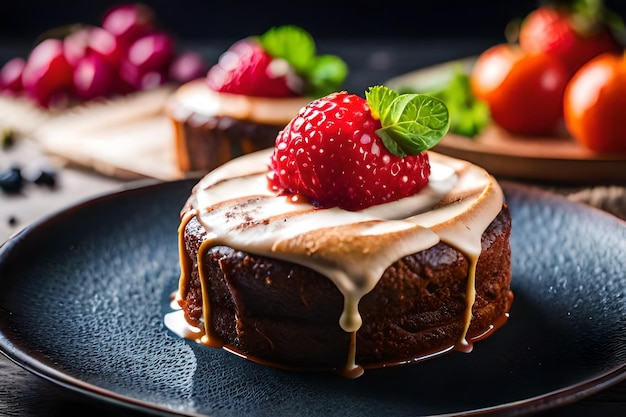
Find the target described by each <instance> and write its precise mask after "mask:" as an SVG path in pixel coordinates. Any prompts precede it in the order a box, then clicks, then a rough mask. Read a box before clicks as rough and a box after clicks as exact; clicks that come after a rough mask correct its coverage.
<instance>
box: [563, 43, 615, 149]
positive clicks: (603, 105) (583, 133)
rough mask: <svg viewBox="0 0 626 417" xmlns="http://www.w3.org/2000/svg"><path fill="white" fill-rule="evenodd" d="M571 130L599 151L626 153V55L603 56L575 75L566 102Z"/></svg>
mask: <svg viewBox="0 0 626 417" xmlns="http://www.w3.org/2000/svg"><path fill="white" fill-rule="evenodd" d="M563 107H564V120H565V126H566V128H567V130H568V131H569V132H570V133H571V134H572V136H573V137H574V139H576V140H577V141H578V142H579V143H580V144H582V145H583V146H585V147H587V148H589V149H592V150H594V151H598V152H619V153H626V123H625V119H626V55H624V54H622V55H615V54H602V55H600V56H598V57H596V58H594V59H592V60H591V61H589V62H588V63H586V64H585V65H583V66H582V68H581V69H580V70H579V71H578V72H577V73H576V74H575V75H574V77H573V78H572V80H571V81H570V83H569V84H568V85H567V88H566V90H565V97H564V102H563Z"/></svg>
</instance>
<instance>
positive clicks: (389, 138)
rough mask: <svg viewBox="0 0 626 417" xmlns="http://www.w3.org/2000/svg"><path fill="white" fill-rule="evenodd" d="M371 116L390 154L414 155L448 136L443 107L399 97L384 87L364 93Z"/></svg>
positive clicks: (426, 98) (431, 101) (425, 97)
mask: <svg viewBox="0 0 626 417" xmlns="http://www.w3.org/2000/svg"><path fill="white" fill-rule="evenodd" d="M365 98H366V100H367V102H368V104H369V106H370V109H371V113H372V116H373V117H374V118H377V119H380V123H381V126H382V127H381V128H380V129H378V130H377V131H376V133H377V134H378V136H380V138H381V139H382V141H383V143H384V145H385V147H386V148H387V149H388V150H389V152H391V153H392V154H394V155H396V156H399V157H405V156H408V155H417V154H419V153H420V152H423V151H425V150H427V149H430V148H432V147H433V146H435V145H436V144H437V143H438V142H439V141H440V140H441V139H442V138H443V137H444V135H445V134H446V133H447V132H448V128H449V127H450V118H449V114H448V108H447V106H446V104H445V103H444V102H443V101H441V100H440V99H438V98H436V97H432V96H428V95H425V94H400V93H398V92H397V91H395V90H392V89H390V88H388V87H385V86H374V87H370V88H369V89H368V91H366V92H365Z"/></svg>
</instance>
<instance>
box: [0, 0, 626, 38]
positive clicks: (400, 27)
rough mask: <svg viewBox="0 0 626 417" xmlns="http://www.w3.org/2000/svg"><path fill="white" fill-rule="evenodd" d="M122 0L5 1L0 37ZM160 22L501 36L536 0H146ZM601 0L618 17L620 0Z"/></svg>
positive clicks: (197, 33) (87, 19)
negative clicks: (295, 26) (283, 25)
mask: <svg viewBox="0 0 626 417" xmlns="http://www.w3.org/2000/svg"><path fill="white" fill-rule="evenodd" d="M119 3H124V2H120V1H111V0H109V1H105V0H91V1H79V0H68V1H55V0H49V1H42V0H3V1H2V5H1V6H0V39H2V38H7V37H19V38H33V37H36V36H37V35H38V34H39V33H41V32H43V31H44V30H46V29H49V28H50V27H52V26H57V25H59V26H60V25H64V24H69V23H75V22H84V23H93V24H97V23H99V20H100V17H101V15H102V14H103V13H104V11H105V10H107V9H108V8H109V7H111V6H112V5H114V4H119ZM144 3H146V4H149V5H150V6H152V7H153V9H154V10H155V11H156V12H157V16H158V17H159V19H160V21H161V22H162V24H163V26H164V27H166V28H168V29H170V30H171V31H173V32H174V33H176V34H177V35H178V36H180V37H182V38H184V39H203V38H214V37H225V38H235V37H242V36H245V35H249V34H260V33H262V32H264V31H265V30H267V29H268V28H269V27H271V26H274V25H277V24H284V23H292V24H296V25H300V26H302V27H304V28H305V29H307V30H309V31H310V32H311V33H312V34H313V35H314V36H315V37H372V36H376V37H397V36H403V37H413V38H415V37H418V38H419V37H450V36H452V37H454V36H488V37H500V38H501V39H503V32H504V27H505V25H506V23H507V22H508V21H510V20H511V19H514V18H516V17H522V16H524V15H525V14H527V13H528V12H529V11H530V10H532V9H533V8H534V7H536V6H537V5H538V4H539V3H540V1H538V0H509V1H506V0H499V1H495V0H473V1H449V0H428V1H417V0H413V1H411V0H409V1H408V2H407V1H403V2H396V1H384V0H378V1H375V2H374V1H366V0H361V1H360V2H353V1H341V0H334V1H327V0H317V1H315V0H308V1H306V2H303V1H297V0H291V1H285V0H270V1H236V0H222V1H211V0H204V1H202V0H178V1H176V0H146V1H144ZM606 4H607V5H608V6H609V7H610V8H611V9H613V10H615V11H616V12H619V13H620V14H621V15H622V16H624V11H625V10H626V2H625V1H623V0H610V1H609V0H607V1H606Z"/></svg>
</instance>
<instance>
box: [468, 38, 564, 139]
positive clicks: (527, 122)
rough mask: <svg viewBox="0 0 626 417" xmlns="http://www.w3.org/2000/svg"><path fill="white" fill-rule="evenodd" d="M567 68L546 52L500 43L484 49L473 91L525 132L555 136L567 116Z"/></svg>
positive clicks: (508, 124) (500, 121) (503, 120)
mask: <svg viewBox="0 0 626 417" xmlns="http://www.w3.org/2000/svg"><path fill="white" fill-rule="evenodd" d="M568 78H569V77H568V73H567V70H566V69H565V67H564V66H563V65H562V64H561V63H560V62H559V61H558V60H557V59H556V58H553V57H551V56H550V55H547V54H545V53H533V54H531V53H525V52H524V51H522V50H521V49H520V48H519V47H518V46H517V45H513V44H499V45H496V46H492V47H491V48H489V49H487V50H486V51H484V52H483V53H482V54H481V55H480V56H479V57H478V59H477V61H476V64H475V66H474V69H473V71H472V75H471V87H472V91H473V92H474V94H475V95H476V97H478V98H479V99H481V100H484V101H485V102H487V103H488V104H489V110H490V111H491V118H492V119H493V121H494V122H495V123H496V124H497V125H499V126H500V127H502V128H504V129H505V130H507V131H509V132H511V133H515V134H522V135H553V134H554V133H555V131H556V130H557V127H558V126H559V124H560V122H561V121H562V116H563V93H564V91H565V86H566V84H567V81H568Z"/></svg>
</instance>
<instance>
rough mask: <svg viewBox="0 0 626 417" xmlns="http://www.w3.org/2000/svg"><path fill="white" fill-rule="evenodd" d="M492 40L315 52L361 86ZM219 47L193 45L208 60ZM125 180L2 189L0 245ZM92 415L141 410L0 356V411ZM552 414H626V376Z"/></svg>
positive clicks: (32, 148)
mask: <svg viewBox="0 0 626 417" xmlns="http://www.w3.org/2000/svg"><path fill="white" fill-rule="evenodd" d="M493 43H494V40H493V39H445V40H441V41H437V40H424V41H416V40H412V41H409V40H395V41H378V40H371V41H366V40H359V41H355V40H353V41H350V42H342V41H337V40H331V41H327V42H326V43H323V42H322V43H321V47H320V49H324V50H327V51H329V52H332V53H337V54H339V55H341V56H342V57H343V58H344V59H345V60H346V61H347V62H348V64H349V65H350V67H351V69H352V72H351V75H350V78H349V82H348V85H347V86H346V88H347V89H348V90H349V91H355V92H359V91H364V90H365V89H366V88H367V86H369V85H373V84H377V83H383V82H384V81H386V80H388V79H390V78H392V77H394V76H397V75H401V74H404V73H406V72H409V71H412V70H414V69H417V68H421V67H425V66H428V65H433V64H436V63H439V62H445V61H448V60H452V59H457V58H461V57H465V56H469V55H473V54H477V53H479V52H480V51H482V50H483V49H484V48H486V47H487V46H489V45H491V44H493ZM224 46H225V45H224V44H215V45H194V47H195V48H197V49H199V50H200V51H201V52H203V53H205V54H206V55H207V56H209V59H212V58H214V56H215V53H216V51H219V50H221V48H223V47H224ZM0 58H1V57H0ZM39 162H41V163H48V162H49V161H48V159H47V157H46V155H43V154H42V153H41V152H40V150H39V149H38V148H37V146H36V144H34V143H31V142H29V141H18V143H17V144H16V145H15V146H14V147H13V148H11V149H10V150H5V151H0V169H2V168H6V167H7V166H9V165H12V164H18V165H20V164H21V165H25V164H30V165H33V164H37V163H39ZM125 182H126V180H122V179H118V178H112V177H107V176H104V175H101V174H97V173H95V172H92V171H90V170H87V169H82V168H77V167H71V166H63V167H59V168H58V172H57V186H56V187H55V188H54V189H48V188H46V187H35V186H27V187H26V188H25V189H24V190H23V192H21V193H20V194H17V195H8V194H3V193H0V244H1V243H2V242H4V241H5V240H7V239H9V238H10V237H11V236H12V235H13V234H14V233H16V232H18V231H19V230H21V229H22V228H24V227H26V226H28V225H29V224H31V223H33V222H35V221H38V220H39V219H42V218H44V217H46V216H48V215H50V214H52V213H54V212H57V211H59V210H62V209H63V208H65V207H68V206H70V205H73V204H76V203H77V202H79V201H83V200H86V199H89V198H91V197H94V196H97V195H100V194H103V193H107V192H110V191H113V190H116V189H117V188H119V187H121V186H123V185H124V184H125ZM72 411H73V412H78V413H81V412H94V411H95V412H98V413H100V412H101V413H102V414H103V415H108V414H113V413H115V414H116V415H118V416H140V415H143V414H142V413H139V412H137V411H135V410H130V409H127V408H125V407H120V406H115V405H112V404H108V403H107V404H105V403H103V402H101V401H98V400H96V399H93V398H91V397H88V396H86V395H84V394H81V393H78V392H74V391H73V390H70V389H67V388H65V387H62V386H60V385H57V384H55V383H53V382H50V381H47V380H45V379H43V378H41V377H39V376H36V375H34V374H32V373H30V372H29V371H27V370H24V369H22V368H21V367H19V366H18V365H15V364H13V363H12V362H11V361H10V360H8V359H7V358H6V357H4V356H3V355H0V416H26V417H30V416H32V417H35V416H37V417H41V416H57V415H65V414H68V413H69V412H72ZM544 414H545V415H550V416H552V415H557V416H588V415H594V416H611V417H612V416H624V415H626V381H622V382H621V383H618V384H616V385H614V386H612V387H609V388H608V389H605V390H603V391H601V392H599V393H596V394H594V395H592V396H589V397H586V398H582V399H580V400H578V401H576V402H574V403H572V404H567V405H565V406H563V407H561V408H558V409H555V410H549V411H548V412H544V413H541V415H544Z"/></svg>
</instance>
